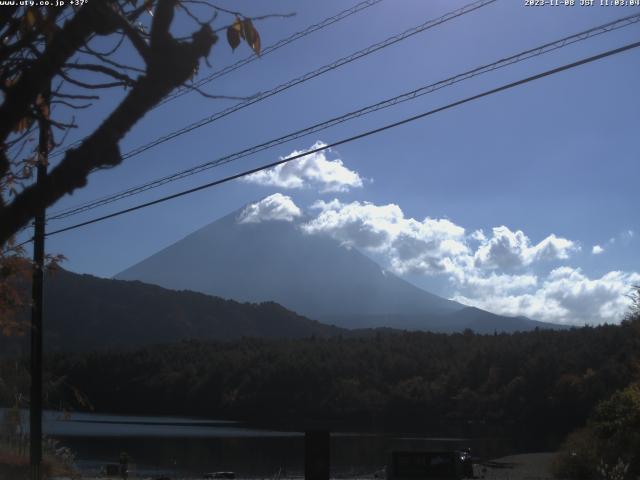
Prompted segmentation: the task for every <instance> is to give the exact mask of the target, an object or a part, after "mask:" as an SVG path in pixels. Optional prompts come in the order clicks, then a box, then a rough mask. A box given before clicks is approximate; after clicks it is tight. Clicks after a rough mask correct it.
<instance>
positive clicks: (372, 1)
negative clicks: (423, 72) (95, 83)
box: [159, 0, 382, 105]
mask: <svg viewBox="0 0 640 480" xmlns="http://www.w3.org/2000/svg"><path fill="white" fill-rule="evenodd" d="M381 1H382V0H366V1H364V2H360V3H358V4H357V5H354V6H353V7H351V8H348V9H347V10H343V11H342V12H340V13H337V14H336V15H334V16H332V17H328V18H325V19H324V20H323V21H321V22H318V23H316V24H314V25H311V26H309V27H307V28H305V29H304V30H302V31H300V32H296V33H294V34H293V35H290V36H289V37H287V38H283V39H282V40H280V41H278V42H276V43H274V44H273V45H269V46H268V47H266V48H264V49H263V50H262V51H261V52H260V57H262V58H263V57H265V56H266V55H268V54H270V53H272V52H275V51H276V50H278V49H279V48H281V47H284V46H285V45H288V44H290V43H292V42H295V41H296V40H299V39H300V38H303V37H306V36H307V35H309V34H311V33H313V32H315V31H318V30H321V29H323V28H325V27H328V26H329V25H332V24H334V23H336V22H339V21H340V20H343V19H345V18H347V17H350V16H351V15H354V14H356V13H358V12H360V11H362V10H364V9H366V8H369V7H372V6H373V5H375V4H377V3H380V2H381ZM258 58H259V57H257V56H256V55H249V56H248V57H246V58H244V59H242V60H238V61H237V62H236V63H233V64H231V65H228V66H226V67H224V68H221V69H220V70H217V71H215V72H213V73H211V74H209V75H207V76H206V77H204V78H202V79H200V80H198V81H197V82H196V83H195V84H194V85H193V87H195V88H199V87H201V86H202V85H205V84H207V83H209V82H212V81H213V80H215V79H217V78H220V77H222V76H224V75H227V74H228V73H231V72H233V71H235V70H237V69H239V68H241V67H244V66H245V65H247V64H249V63H251V62H254V61H256V60H257V59H258ZM192 91H193V88H189V87H187V88H182V89H179V90H178V91H177V92H175V93H173V94H172V95H169V96H168V97H167V98H165V99H164V100H162V101H161V102H160V104H159V105H164V104H165V103H167V102H170V101H172V100H174V99H176V98H178V97H181V96H182V95H184V94H186V93H189V92H192Z"/></svg>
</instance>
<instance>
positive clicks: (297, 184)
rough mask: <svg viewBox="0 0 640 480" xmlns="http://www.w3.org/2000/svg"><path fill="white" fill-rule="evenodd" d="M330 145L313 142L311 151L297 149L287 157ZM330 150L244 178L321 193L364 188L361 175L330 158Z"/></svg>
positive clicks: (255, 181) (249, 180) (337, 159)
mask: <svg viewBox="0 0 640 480" xmlns="http://www.w3.org/2000/svg"><path fill="white" fill-rule="evenodd" d="M326 145H327V144H326V143H324V142H321V141H317V142H316V143H314V144H313V145H312V146H311V147H310V148H309V149H308V150H294V151H293V152H291V153H290V154H289V155H288V156H287V157H285V158H289V157H293V156H295V155H300V154H301V153H305V152H308V151H311V150H315V149H317V148H322V147H325V146H326ZM328 152H330V150H323V151H320V152H316V153H311V154H309V155H307V156H304V157H301V158H299V159H297V160H291V161H290V162H287V163H282V164H280V165H277V166H275V167H273V168H270V169H268V170H263V171H260V172H256V173H254V174H251V175H248V176H246V177H244V180H245V181H247V182H252V183H257V184H259V185H267V186H273V187H280V188H288V189H301V188H305V187H315V188H318V189H319V190H320V192H323V193H324V192H347V191H349V190H350V189H352V188H359V187H362V184H363V181H362V178H361V177H360V175H359V174H358V172H356V171H354V170H350V169H349V168H347V167H345V166H344V164H343V162H342V160H340V159H339V158H336V159H334V160H329V159H327V153H328Z"/></svg>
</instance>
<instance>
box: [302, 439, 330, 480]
mask: <svg viewBox="0 0 640 480" xmlns="http://www.w3.org/2000/svg"><path fill="white" fill-rule="evenodd" d="M330 461H331V458H330V435H329V430H308V431H306V432H305V434H304V478H305V480H329V475H330V467H331V464H330Z"/></svg>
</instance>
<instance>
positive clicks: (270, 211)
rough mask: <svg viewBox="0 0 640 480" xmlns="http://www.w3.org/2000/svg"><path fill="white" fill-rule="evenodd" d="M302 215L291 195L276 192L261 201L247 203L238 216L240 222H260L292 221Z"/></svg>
mask: <svg viewBox="0 0 640 480" xmlns="http://www.w3.org/2000/svg"><path fill="white" fill-rule="evenodd" d="M300 216H302V211H301V210H300V209H299V208H298V206H297V205H296V204H295V203H293V200H292V199H291V197H288V196H286V195H282V194H281V193H274V194H273V195H270V196H268V197H266V198H263V199H262V200H260V201H259V202H256V203H252V204H250V205H247V207H246V208H245V209H244V210H242V212H241V213H240V216H239V217H238V223H259V222H262V221H268V220H281V221H285V222H292V221H293V220H294V219H295V218H297V217H300Z"/></svg>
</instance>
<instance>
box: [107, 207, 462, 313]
mask: <svg viewBox="0 0 640 480" xmlns="http://www.w3.org/2000/svg"><path fill="white" fill-rule="evenodd" d="M239 214H240V212H239V211H238V212H234V213H232V214H231V215H228V216H226V217H224V218H222V219H220V220H218V221H216V222H213V223H211V224H209V225H207V226H205V227H204V228H202V229H200V230H198V231H196V232H194V233H193V234H191V235H189V236H187V237H185V238H184V239H182V240H180V241H178V242H176V243H174V244H173V245H171V246H169V247H168V248H165V249H164V250H162V251H160V252H158V253H156V254H155V255H152V256H151V257H149V258H147V259H145V260H143V261H142V262H140V263H138V264H136V265H134V266H132V267H131V268H129V269H127V270H125V271H124V272H122V273H120V274H118V275H117V276H116V277H115V278H118V279H123V280H141V281H144V282H148V283H154V284H157V285H161V286H163V287H165V288H172V289H189V290H194V291H199V292H203V293H208V294H212V295H218V296H221V297H224V298H233V299H235V300H240V301H252V302H261V301H275V302H277V303H280V304H282V305H284V306H286V307H287V308H289V309H292V310H294V311H296V312H298V313H300V314H301V315H305V316H307V317H310V318H314V319H317V320H322V319H323V318H326V317H329V316H331V315H370V314H380V313H398V314H418V313H421V314H424V313H427V314H441V313H448V312H453V311H455V310H459V309H461V308H462V305H460V304H457V303H455V302H451V301H449V300H445V299H444V298H441V297H438V296H436V295H432V294H430V293H428V292H425V291H424V290H421V289H419V288H417V287H415V286H414V285H411V284H410V283H408V282H406V281H404V280H402V279H400V278H398V277H396V276H395V275H392V274H389V273H387V272H385V271H383V269H382V268H381V267H380V266H379V265H378V264H376V263H375V262H374V261H372V260H371V259H369V258H368V257H366V256H365V255H363V254H361V253H360V252H358V251H357V250H355V249H348V248H345V247H343V246H341V245H340V244H339V243H338V242H336V241H335V240H333V239H331V238H329V237H325V236H318V235H306V234H304V233H303V232H302V231H301V230H300V229H299V228H297V226H296V225H295V224H293V223H288V222H282V221H269V222H262V223H238V221H237V218H238V216H239Z"/></svg>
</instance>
